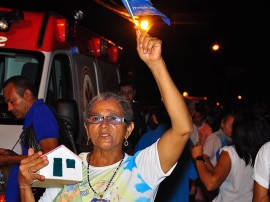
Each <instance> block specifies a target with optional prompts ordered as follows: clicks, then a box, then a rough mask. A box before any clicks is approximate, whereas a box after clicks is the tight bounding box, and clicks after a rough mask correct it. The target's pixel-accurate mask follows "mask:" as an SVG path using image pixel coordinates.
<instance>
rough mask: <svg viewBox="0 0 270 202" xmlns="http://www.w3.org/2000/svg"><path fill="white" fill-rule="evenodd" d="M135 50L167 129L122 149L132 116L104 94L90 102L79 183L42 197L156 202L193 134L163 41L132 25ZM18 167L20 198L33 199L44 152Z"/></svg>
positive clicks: (126, 107)
mask: <svg viewBox="0 0 270 202" xmlns="http://www.w3.org/2000/svg"><path fill="white" fill-rule="evenodd" d="M136 41H137V52H138V54H139V57H140V58H141V59H142V60H143V61H144V62H145V63H146V65H147V66H148V68H149V69H150V71H151V72H152V74H153V76H154V78H155V80H156V83H157V85H158V87H159V90H160V94H161V97H162V100H163V103H164V106H165V107H166V110H167V112H168V114H169V117H170V121H171V127H170V128H169V129H168V130H167V131H165V133H164V134H163V135H162V137H161V138H160V139H159V140H158V141H157V142H155V143H154V144H152V145H151V146H150V147H147V148H146V149H143V150H140V151H139V152H137V153H136V154H135V155H134V156H130V155H128V154H127V153H124V152H123V148H122V146H123V144H125V141H126V139H127V138H128V137H129V136H130V134H131V133H132V130H133V128H134V123H133V114H132V109H131V106H130V104H129V103H128V102H127V101H126V99H124V98H122V97H121V96H119V95H117V94H114V93H102V94H100V95H97V97H95V98H93V100H92V101H91V102H90V103H89V107H88V110H87V114H86V121H85V129H86V132H87V136H88V140H89V141H91V142H92V144H93V150H92V152H90V153H81V154H80V156H81V158H82V159H83V181H82V182H80V183H77V184H74V185H67V186H64V188H62V189H61V188H48V189H46V191H45V193H44V194H43V196H42V197H41V199H40V201H46V202H47V201H63V200H65V201H69V200H71V199H70V198H69V197H72V200H73V201H77V200H79V201H87V202H88V201H123V200H124V201H138V200H144V201H154V199H155V196H156V193H157V190H158V187H159V184H160V183H161V182H162V181H163V180H164V179H165V178H166V177H167V176H168V175H170V173H171V172H172V171H173V169H174V167H175V166H176V164H177V160H178V159H179V157H180V156H181V154H182V152H183V150H184V147H185V145H186V143H187V141H188V140H189V136H190V133H191V132H192V120H191V117H190V114H189V111H188V109H187V108H186V105H185V102H184V99H183V96H182V95H181V93H180V92H179V91H178V89H177V87H176V86H175V84H174V82H173V80H172V79H171V77H170V75H169V73H168V70H167V67H166V65H165V62H164V60H163V58H162V56H161V44H162V42H161V40H160V39H158V38H156V37H151V36H150V35H149V34H147V33H144V32H142V31H139V30H137V29H136ZM28 155H29V157H28V158H26V159H24V160H22V162H21V165H20V173H19V183H20V190H21V199H22V201H27V202H31V201H34V198H33V196H32V192H31V184H32V182H33V180H41V181H43V180H44V179H45V178H44V176H41V175H39V174H37V173H35V172H36V171H38V170H39V169H41V168H43V167H45V166H46V165H48V163H49V162H48V160H47V157H46V155H43V156H42V152H41V151H39V152H37V153H34V152H33V150H32V149H29V151H28Z"/></svg>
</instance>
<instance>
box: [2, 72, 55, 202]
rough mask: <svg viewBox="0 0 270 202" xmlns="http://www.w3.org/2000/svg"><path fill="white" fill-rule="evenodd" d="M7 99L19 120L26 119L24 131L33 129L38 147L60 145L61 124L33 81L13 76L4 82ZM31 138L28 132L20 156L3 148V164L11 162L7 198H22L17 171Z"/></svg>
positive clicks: (10, 200) (12, 200)
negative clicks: (38, 95)
mask: <svg viewBox="0 0 270 202" xmlns="http://www.w3.org/2000/svg"><path fill="white" fill-rule="evenodd" d="M3 89H4V91H3V92H4V98H5V102H6V103H7V106H8V111H10V112H11V113H12V114H13V115H14V117H15V118H16V119H18V120H19V119H23V120H24V125H23V130H24V131H26V130H27V129H30V127H31V128H32V129H33V132H34V137H35V139H36V142H37V143H38V144H39V145H38V146H37V147H39V149H40V150H41V151H42V152H44V153H47V152H49V151H51V150H52V149H54V148H56V147H57V146H58V137H59V132H58V125H57V121H56V119H55V116H54V114H53V112H52V111H51V109H50V108H49V107H48V106H47V105H46V104H44V100H43V99H38V98H37V91H36V89H35V86H34V85H33V83H32V82H31V81H30V80H29V79H28V78H26V77H23V76H13V77H11V78H9V79H8V80H6V81H5V83H4V84H3ZM27 138H28V140H29V137H28V136H27V135H25V139H24V140H25V141H23V142H22V154H21V155H18V154H16V153H15V152H14V151H12V150H9V149H4V148H2V149H1V154H2V155H0V162H1V165H12V167H11V169H10V172H9V175H8V183H7V190H6V194H5V200H6V201H7V202H17V201H20V193H19V184H18V172H19V164H20V162H21V160H22V159H24V158H25V157H27V153H28V151H27V150H28V146H29V142H28V140H27ZM37 195H38V194H36V197H37Z"/></svg>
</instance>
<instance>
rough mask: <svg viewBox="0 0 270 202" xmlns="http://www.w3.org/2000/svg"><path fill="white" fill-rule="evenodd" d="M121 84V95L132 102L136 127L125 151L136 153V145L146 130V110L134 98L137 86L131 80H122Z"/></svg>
mask: <svg viewBox="0 0 270 202" xmlns="http://www.w3.org/2000/svg"><path fill="white" fill-rule="evenodd" d="M119 86H120V90H119V93H120V95H121V96H122V97H124V98H125V99H126V100H127V101H128V102H129V103H130V105H131V106H132V110H133V122H134V129H133V131H132V133H131V135H130V137H129V139H128V145H127V146H126V147H125V152H127V153H128V154H131V155H132V154H133V153H134V147H135V145H136V144H137V143H138V141H139V139H140V138H141V136H142V134H143V133H145V132H146V123H145V116H144V110H143V107H142V106H141V104H140V103H139V102H138V101H135V100H134V98H135V96H136V88H135V85H134V83H133V82H132V81H131V80H122V81H121V82H120V84H119Z"/></svg>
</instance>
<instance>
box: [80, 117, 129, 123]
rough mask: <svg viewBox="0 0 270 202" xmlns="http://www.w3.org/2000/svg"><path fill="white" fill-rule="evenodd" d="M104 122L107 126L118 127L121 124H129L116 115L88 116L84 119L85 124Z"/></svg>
mask: <svg viewBox="0 0 270 202" xmlns="http://www.w3.org/2000/svg"><path fill="white" fill-rule="evenodd" d="M104 119H105V120H106V123H107V124H113V125H118V124H121V123H123V122H125V123H129V122H128V120H127V119H125V118H123V117H121V116H117V115H110V116H99V115H90V116H88V118H86V121H85V123H86V124H98V123H101V122H102V121H103V120H104Z"/></svg>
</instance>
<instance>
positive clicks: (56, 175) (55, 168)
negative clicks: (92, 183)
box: [32, 145, 82, 188]
mask: <svg viewBox="0 0 270 202" xmlns="http://www.w3.org/2000/svg"><path fill="white" fill-rule="evenodd" d="M45 155H46V156H47V157H48V160H49V164H48V165H47V166H46V167H44V168H42V169H41V170H39V171H38V172H37V173H38V174H40V175H43V176H45V181H39V180H36V181H34V183H33V185H32V187H44V188H46V187H63V186H64V185H68V184H76V183H78V182H81V181H82V159H81V158H80V157H79V156H78V155H76V154H75V153H73V152H72V151H71V150H69V149H68V148H67V147H65V146H64V145H60V146H59V147H57V148H55V149H54V150H52V151H50V152H48V153H46V154H45Z"/></svg>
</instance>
